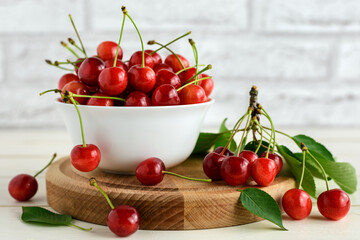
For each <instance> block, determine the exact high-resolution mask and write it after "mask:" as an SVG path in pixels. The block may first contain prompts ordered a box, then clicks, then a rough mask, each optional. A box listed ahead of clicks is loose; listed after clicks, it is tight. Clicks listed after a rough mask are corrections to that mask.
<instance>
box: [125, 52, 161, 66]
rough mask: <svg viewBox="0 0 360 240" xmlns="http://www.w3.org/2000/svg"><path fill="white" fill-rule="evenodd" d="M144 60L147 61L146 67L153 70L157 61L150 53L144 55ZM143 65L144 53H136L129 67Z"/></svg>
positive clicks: (132, 56) (131, 58)
mask: <svg viewBox="0 0 360 240" xmlns="http://www.w3.org/2000/svg"><path fill="white" fill-rule="evenodd" d="M144 59H145V66H147V67H150V68H153V67H154V66H155V60H154V58H153V57H152V56H150V55H149V54H148V53H146V51H145V53H144ZM141 63H142V51H137V52H134V53H133V55H131V57H130V60H129V66H130V67H132V66H134V65H141Z"/></svg>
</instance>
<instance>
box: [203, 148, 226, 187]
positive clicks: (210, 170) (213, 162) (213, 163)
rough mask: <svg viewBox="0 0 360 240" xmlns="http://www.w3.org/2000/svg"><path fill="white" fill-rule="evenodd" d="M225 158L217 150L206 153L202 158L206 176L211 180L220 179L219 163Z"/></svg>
mask: <svg viewBox="0 0 360 240" xmlns="http://www.w3.org/2000/svg"><path fill="white" fill-rule="evenodd" d="M224 159H225V156H224V155H221V154H220V153H217V152H215V151H214V152H210V153H208V154H207V155H206V156H205V158H204V160H203V170H204V173H205V174H206V176H208V178H210V179H211V180H213V181H216V180H221V179H222V178H221V173H220V172H221V164H222V162H223V160H224Z"/></svg>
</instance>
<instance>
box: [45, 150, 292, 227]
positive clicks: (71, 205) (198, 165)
mask: <svg viewBox="0 0 360 240" xmlns="http://www.w3.org/2000/svg"><path fill="white" fill-rule="evenodd" d="M170 170H171V171H173V172H176V173H179V174H183V175H186V176H189V177H197V178H206V176H205V174H204V173H203V171H202V160H201V159H196V158H191V159H188V160H186V161H185V162H184V163H182V164H181V165H179V166H177V167H175V168H172V169H170ZM90 177H95V178H96V180H97V182H98V184H99V186H100V187H102V188H103V189H104V191H105V192H106V193H108V195H109V197H110V199H111V200H112V202H113V204H114V205H115V206H117V205H122V204H127V205H131V206H133V207H135V208H136V209H137V210H138V211H139V214H140V221H141V223H140V229H158V230H183V229H206V228H218V227H227V226H234V225H240V224H245V223H250V222H255V221H259V220H261V218H259V217H257V216H255V215H253V214H252V213H250V212H248V211H247V210H246V209H245V208H244V207H243V206H242V205H241V203H240V201H239V196H240V192H238V191H236V189H239V188H240V187H234V186H228V185H226V183H225V182H223V181H217V182H212V183H206V182H194V181H188V180H184V179H181V178H178V177H175V176H170V175H165V177H164V180H163V181H162V182H161V183H160V184H158V185H156V186H144V185H141V183H140V182H138V181H137V179H136V177H135V176H123V175H116V174H109V173H104V172H102V171H100V170H95V171H93V172H90V173H83V172H79V171H77V170H75V169H74V168H73V167H72V165H71V163H70V158H69V157H65V158H62V159H60V160H58V161H56V162H54V163H53V164H52V165H51V166H50V167H49V169H48V170H47V173H46V190H47V200H48V203H49V205H50V206H51V207H52V208H54V209H55V210H56V211H58V212H60V213H62V214H69V215H71V216H73V217H74V218H76V219H79V220H83V221H87V222H92V223H97V224H102V225H106V218H107V215H108V213H109V211H110V210H111V208H110V206H109V205H108V203H107V202H106V200H105V198H104V197H103V195H102V194H101V193H100V192H99V191H98V190H97V189H96V188H95V187H92V186H90V184H89V178H90ZM293 187H295V181H294V179H293V178H289V177H277V178H276V179H275V181H274V182H273V184H272V185H270V186H268V187H263V188H261V189H262V190H264V191H266V192H267V193H269V194H270V195H271V196H272V197H273V198H274V199H276V200H277V201H278V202H280V199H281V197H282V195H283V194H284V192H285V191H287V190H288V189H290V188H293ZM242 188H244V186H242Z"/></svg>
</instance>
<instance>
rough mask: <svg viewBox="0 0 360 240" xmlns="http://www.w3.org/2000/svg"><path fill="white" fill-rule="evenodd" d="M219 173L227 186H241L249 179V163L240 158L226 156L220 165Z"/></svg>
mask: <svg viewBox="0 0 360 240" xmlns="http://www.w3.org/2000/svg"><path fill="white" fill-rule="evenodd" d="M220 173H221V177H222V179H224V181H225V182H226V183H227V184H229V185H233V186H236V185H241V184H244V183H245V182H246V181H247V180H248V178H249V177H250V163H249V161H248V160H246V159H245V158H242V157H236V156H228V157H226V158H225V159H224V160H223V162H222V164H221V171H220Z"/></svg>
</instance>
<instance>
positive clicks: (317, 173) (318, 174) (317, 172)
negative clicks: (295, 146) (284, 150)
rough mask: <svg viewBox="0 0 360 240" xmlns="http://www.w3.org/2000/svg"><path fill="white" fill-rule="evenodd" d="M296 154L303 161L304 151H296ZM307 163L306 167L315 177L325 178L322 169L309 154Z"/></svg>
mask: <svg viewBox="0 0 360 240" xmlns="http://www.w3.org/2000/svg"><path fill="white" fill-rule="evenodd" d="M294 155H295V157H296V159H297V160H298V161H299V162H302V159H303V154H302V153H294ZM305 164H306V168H307V169H308V170H309V171H310V172H311V174H312V175H313V176H314V177H316V178H320V179H324V176H323V174H322V172H321V169H320V168H319V166H318V165H317V164H316V163H315V162H314V161H311V159H310V157H309V156H306V160H305ZM328 180H331V178H328Z"/></svg>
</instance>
